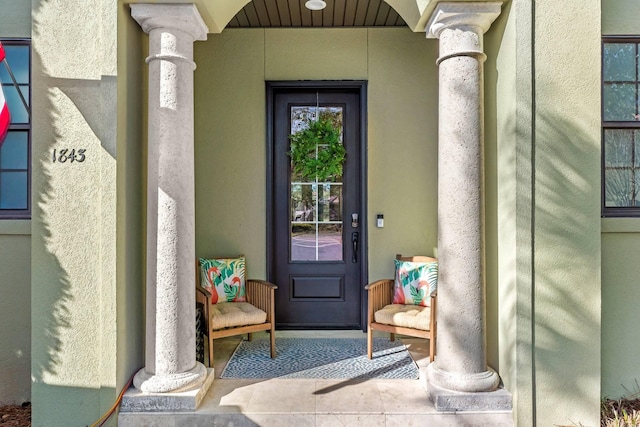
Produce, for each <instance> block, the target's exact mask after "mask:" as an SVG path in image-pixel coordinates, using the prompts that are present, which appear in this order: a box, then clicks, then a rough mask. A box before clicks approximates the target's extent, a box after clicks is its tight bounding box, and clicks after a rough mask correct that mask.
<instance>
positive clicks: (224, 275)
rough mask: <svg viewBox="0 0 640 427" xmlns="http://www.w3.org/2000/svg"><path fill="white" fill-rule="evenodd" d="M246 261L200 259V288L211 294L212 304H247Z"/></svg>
mask: <svg viewBox="0 0 640 427" xmlns="http://www.w3.org/2000/svg"><path fill="white" fill-rule="evenodd" d="M244 271H245V259H244V257H241V258H219V259H204V258H200V286H202V287H203V288H205V289H207V290H208V291H209V292H211V304H217V303H219V302H245V301H246V300H247V293H246V288H245V279H244V276H245V275H244Z"/></svg>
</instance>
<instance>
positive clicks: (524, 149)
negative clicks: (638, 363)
mask: <svg viewBox="0 0 640 427" xmlns="http://www.w3.org/2000/svg"><path fill="white" fill-rule="evenodd" d="M562 6H563V7H562V8H560V7H558V4H557V2H552V1H541V2H535V4H532V3H531V2H528V1H519V0H516V1H512V2H511V4H510V5H508V9H507V10H508V11H509V15H508V18H507V19H508V22H507V23H506V24H505V36H504V37H503V39H502V40H501V43H502V46H503V47H504V48H505V49H504V50H502V49H501V51H500V58H499V60H498V67H499V68H498V76H499V78H498V82H499V83H498V85H499V89H498V90H499V94H500V95H499V97H498V117H499V120H498V135H499V136H498V138H499V143H498V145H499V147H502V148H504V151H502V150H500V149H499V153H498V156H499V157H498V158H499V160H498V167H499V169H500V171H499V177H500V178H499V184H498V185H499V188H500V196H501V200H500V202H499V206H500V208H499V218H501V223H502V219H504V220H505V225H504V226H503V227H501V228H500V230H499V240H500V242H501V243H502V244H504V248H501V249H500V251H499V253H500V261H499V263H500V267H499V270H500V280H501V283H500V287H501V290H500V296H501V301H500V313H501V339H503V341H501V345H500V350H501V355H500V357H501V359H500V366H501V371H502V372H503V379H505V384H506V385H507V387H508V388H511V389H513V390H516V391H517V395H516V417H517V420H518V423H519V424H520V425H532V424H535V425H566V424H571V423H575V424H582V425H598V424H599V399H600V367H601V364H600V348H601V344H600V332H601V331H600V328H601V314H600V313H601V307H600V295H601V290H600V287H601V286H600V218H599V216H600V197H599V194H600V173H599V170H600V128H599V124H600V66H599V64H600V32H599V23H600V5H599V4H596V3H593V4H591V3H590V4H585V2H582V1H569V2H566V3H563V5H562ZM577 22H579V23H580V25H576V23H577ZM532 34H533V36H532ZM503 75H504V77H505V78H506V80H505V81H504V82H503V81H501V77H502V76H503ZM502 197H504V199H502Z"/></svg>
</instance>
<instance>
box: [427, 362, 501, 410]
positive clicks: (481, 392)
mask: <svg viewBox="0 0 640 427" xmlns="http://www.w3.org/2000/svg"><path fill="white" fill-rule="evenodd" d="M426 380H427V384H426V387H427V394H428V395H429V398H430V399H431V401H432V402H433V404H434V406H435V408H436V411H439V412H458V411H511V410H512V409H513V400H512V396H511V393H510V392H509V391H507V390H506V389H505V388H504V387H502V384H501V383H500V377H499V376H498V374H497V373H496V372H495V371H494V370H493V369H491V368H489V370H488V371H486V372H481V373H479V374H456V373H451V372H447V371H442V370H439V369H438V368H437V367H435V363H431V364H430V365H429V366H427V375H426Z"/></svg>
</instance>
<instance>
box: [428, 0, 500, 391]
mask: <svg viewBox="0 0 640 427" xmlns="http://www.w3.org/2000/svg"><path fill="white" fill-rule="evenodd" d="M500 6H501V3H494V2H473V3H466V2H465V3H463V2H456V3H439V4H438V6H437V7H436V9H435V11H434V13H433V15H432V17H431V20H430V22H429V24H428V27H427V31H428V33H427V37H431V38H433V37H437V38H438V39H439V48H440V49H439V58H438V60H437V64H438V66H439V87H440V89H439V122H438V259H439V274H440V276H439V281H438V341H437V353H436V354H437V357H436V360H435V362H434V363H432V364H431V365H429V367H428V370H427V381H428V386H429V387H431V388H433V389H445V390H451V391H456V392H470V393H476V392H485V391H492V390H495V389H496V388H497V387H498V384H499V380H500V379H499V377H498V375H497V374H496V372H495V371H493V370H492V369H491V368H489V367H488V366H487V360H486V331H485V329H486V326H485V323H486V321H485V268H484V200H483V199H484V198H483V189H484V176H483V140H484V129H483V128H484V126H483V122H484V96H483V85H484V76H483V62H484V61H485V59H486V55H485V54H484V52H483V34H484V33H485V32H486V31H487V30H488V29H489V27H490V26H491V23H492V22H493V21H494V20H495V19H496V18H497V17H498V15H499V14H500Z"/></svg>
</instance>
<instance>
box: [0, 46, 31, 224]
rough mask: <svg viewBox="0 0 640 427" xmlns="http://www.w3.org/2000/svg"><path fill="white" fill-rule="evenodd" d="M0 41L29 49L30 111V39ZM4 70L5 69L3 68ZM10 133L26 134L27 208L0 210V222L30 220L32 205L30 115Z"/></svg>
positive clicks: (11, 83) (10, 128)
mask: <svg viewBox="0 0 640 427" xmlns="http://www.w3.org/2000/svg"><path fill="white" fill-rule="evenodd" d="M0 41H1V42H2V45H3V46H4V47H7V46H28V48H29V70H28V72H29V99H28V100H27V103H28V105H29V109H30V110H31V109H32V108H31V106H32V105H33V104H32V101H31V98H32V96H31V94H32V92H33V74H32V66H33V49H32V46H31V39H29V38H9V37H7V38H5V37H3V38H0ZM9 66H11V63H10V62H9ZM0 67H2V68H5V65H4V63H2V64H0ZM5 70H6V68H5ZM1 84H2V85H3V87H4V86H13V82H11V81H9V82H4V81H3V82H1ZM11 131H21V132H27V207H26V209H6V208H5V209H3V208H0V220H7V219H27V220H29V219H31V210H32V206H31V205H32V203H31V185H32V184H31V183H32V165H31V163H32V162H31V158H32V154H31V152H32V143H31V138H32V117H31V114H29V120H28V123H16V124H14V123H11V124H9V132H11Z"/></svg>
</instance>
